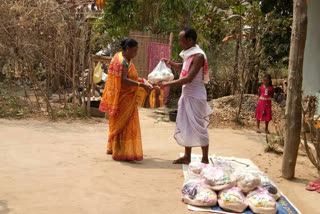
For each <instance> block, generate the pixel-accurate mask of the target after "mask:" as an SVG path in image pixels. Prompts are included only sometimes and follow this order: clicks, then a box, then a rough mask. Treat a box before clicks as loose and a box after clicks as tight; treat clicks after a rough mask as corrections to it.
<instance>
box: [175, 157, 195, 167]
mask: <svg viewBox="0 0 320 214" xmlns="http://www.w3.org/2000/svg"><path fill="white" fill-rule="evenodd" d="M190 162H191V160H190V158H188V157H181V158H179V159H177V160H174V161H173V162H172V163H173V164H186V165H189V163H190Z"/></svg>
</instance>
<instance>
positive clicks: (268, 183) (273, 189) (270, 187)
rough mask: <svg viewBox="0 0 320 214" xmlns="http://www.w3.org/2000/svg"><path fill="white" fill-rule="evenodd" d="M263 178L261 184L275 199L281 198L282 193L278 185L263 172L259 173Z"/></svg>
mask: <svg viewBox="0 0 320 214" xmlns="http://www.w3.org/2000/svg"><path fill="white" fill-rule="evenodd" d="M259 175H260V179H261V186H262V187H263V188H264V189H265V190H267V191H268V192H269V194H270V195H271V196H272V197H273V198H274V199H275V200H279V198H280V196H281V193H280V191H279V189H278V187H277V185H276V184H275V183H274V182H273V181H272V180H270V179H269V178H268V177H267V176H266V175H265V174H264V173H263V172H261V171H260V173H259Z"/></svg>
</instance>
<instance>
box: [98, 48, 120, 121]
mask: <svg viewBox="0 0 320 214" xmlns="http://www.w3.org/2000/svg"><path fill="white" fill-rule="evenodd" d="M122 69H123V56H122V53H121V52H119V53H117V54H116V55H115V56H114V57H113V58H112V60H111V63H110V65H109V69H108V79H107V82H106V85H105V88H104V92H103V95H102V99H101V103H100V106H99V110H100V111H102V112H107V113H108V115H109V116H115V115H117V114H118V110H119V95H120V91H121V77H122Z"/></svg>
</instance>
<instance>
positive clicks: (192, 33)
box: [183, 27, 198, 43]
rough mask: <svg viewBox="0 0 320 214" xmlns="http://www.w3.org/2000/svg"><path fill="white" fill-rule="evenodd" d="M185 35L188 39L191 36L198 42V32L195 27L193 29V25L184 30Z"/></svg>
mask: <svg viewBox="0 0 320 214" xmlns="http://www.w3.org/2000/svg"><path fill="white" fill-rule="evenodd" d="M183 31H184V37H185V38H186V39H188V38H190V39H192V40H193V41H194V43H196V42H197V37H198V36H197V32H196V30H195V29H193V28H192V27H186V28H185V29H184V30H183Z"/></svg>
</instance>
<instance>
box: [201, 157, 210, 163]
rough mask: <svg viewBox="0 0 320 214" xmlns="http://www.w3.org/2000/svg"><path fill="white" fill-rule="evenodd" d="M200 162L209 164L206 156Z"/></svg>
mask: <svg viewBox="0 0 320 214" xmlns="http://www.w3.org/2000/svg"><path fill="white" fill-rule="evenodd" d="M201 163H205V164H209V159H208V158H202V160H201Z"/></svg>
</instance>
